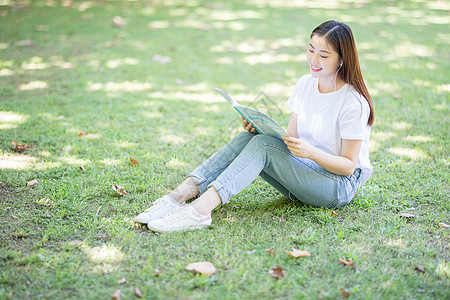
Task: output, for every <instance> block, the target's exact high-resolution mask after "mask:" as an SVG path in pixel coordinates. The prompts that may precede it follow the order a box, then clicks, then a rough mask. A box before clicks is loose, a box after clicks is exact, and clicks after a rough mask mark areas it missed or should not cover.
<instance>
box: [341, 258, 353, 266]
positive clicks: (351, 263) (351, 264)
mask: <svg viewBox="0 0 450 300" xmlns="http://www.w3.org/2000/svg"><path fill="white" fill-rule="evenodd" d="M339 262H340V263H342V264H344V265H346V266H348V267H352V268H354V267H355V265H354V264H353V262H352V260H351V259H349V260H346V259H345V258H341V259H339Z"/></svg>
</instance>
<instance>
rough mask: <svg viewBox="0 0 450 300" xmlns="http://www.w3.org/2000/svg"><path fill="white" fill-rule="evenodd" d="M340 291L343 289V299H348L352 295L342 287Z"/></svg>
mask: <svg viewBox="0 0 450 300" xmlns="http://www.w3.org/2000/svg"><path fill="white" fill-rule="evenodd" d="M340 291H341V295H342V299H347V298H348V297H350V292H347V291H346V290H345V289H343V288H340Z"/></svg>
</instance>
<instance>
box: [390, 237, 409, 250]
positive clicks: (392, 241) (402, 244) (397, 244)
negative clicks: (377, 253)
mask: <svg viewBox="0 0 450 300" xmlns="http://www.w3.org/2000/svg"><path fill="white" fill-rule="evenodd" d="M385 244H386V246H388V247H399V248H406V246H407V243H406V241H404V240H402V239H392V238H390V239H389V240H387V241H386V242H385Z"/></svg>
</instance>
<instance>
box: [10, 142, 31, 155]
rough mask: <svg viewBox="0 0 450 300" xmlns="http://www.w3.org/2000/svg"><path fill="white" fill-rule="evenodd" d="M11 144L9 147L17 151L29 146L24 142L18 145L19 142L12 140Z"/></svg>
mask: <svg viewBox="0 0 450 300" xmlns="http://www.w3.org/2000/svg"><path fill="white" fill-rule="evenodd" d="M11 144H12V146H11V148H12V149H13V150H14V151H17V152H23V151H25V150H28V149H30V148H31V146H30V145H26V144H22V145H19V143H17V141H12V142H11Z"/></svg>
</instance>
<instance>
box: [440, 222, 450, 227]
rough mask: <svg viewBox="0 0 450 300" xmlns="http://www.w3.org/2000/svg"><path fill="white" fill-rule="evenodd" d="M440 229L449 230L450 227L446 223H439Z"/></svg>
mask: <svg viewBox="0 0 450 300" xmlns="http://www.w3.org/2000/svg"><path fill="white" fill-rule="evenodd" d="M438 225H439V227H444V228H449V227H450V225H447V224H445V223H438Z"/></svg>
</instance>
